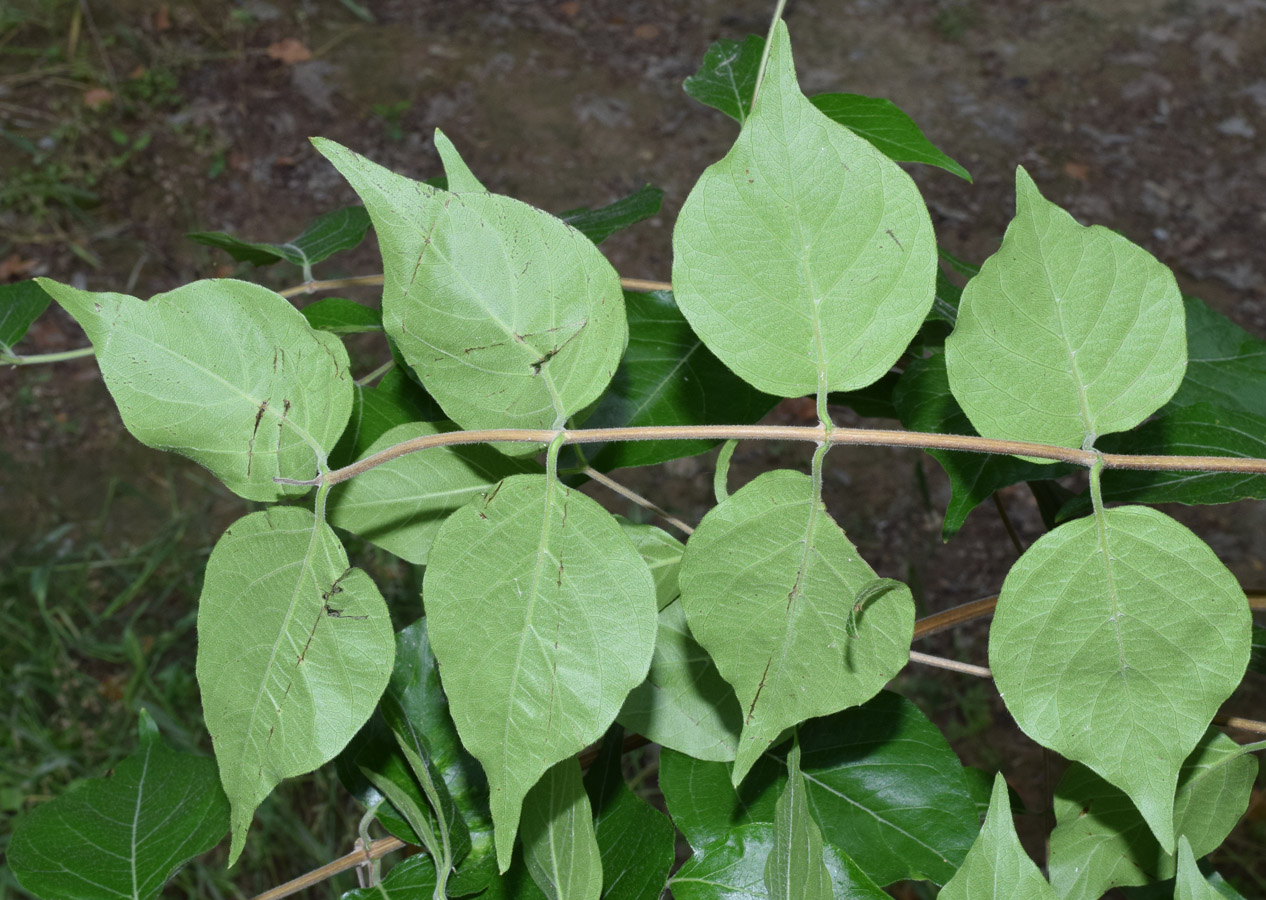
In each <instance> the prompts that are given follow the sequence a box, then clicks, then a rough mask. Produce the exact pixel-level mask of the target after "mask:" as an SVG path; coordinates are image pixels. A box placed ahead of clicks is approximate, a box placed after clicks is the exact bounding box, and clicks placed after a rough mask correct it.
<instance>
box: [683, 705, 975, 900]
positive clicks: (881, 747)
mask: <svg viewBox="0 0 1266 900" xmlns="http://www.w3.org/2000/svg"><path fill="white" fill-rule="evenodd" d="M799 735H800V747H801V752H802V754H803V756H802V764H803V772H804V777H805V782H806V785H807V788H806V789H807V792H808V798H809V804H810V807H811V808H812V809H813V811H814V814H815V815H816V817H817V821H818V824H819V826H820V827H821V829H822V834H823V837H825V838H826V840H827V842H828V843H829V844H831V845H833V846H834V847H836V848H837V849H839V850H842V851H844V852H846V853H848V854H850V855H851V856H852V858H853V859H854V860H855V861H856V862H857V864H858V865H860V866H862V867H863V869H864V870H865V872H866V875H867V876H868V877H869V878H870V879H873V880H874V881H875V882H876V883H877V884H881V885H884V884H891V883H892V882H894V881H899V880H901V879H915V880H925V879H926V880H931V881H935V882H937V883H938V884H943V883H945V882H946V881H947V880H949V878H950V877H951V876H952V875H953V874H954V871H955V870H956V869H957V868H958V865H959V864H960V863H961V862H962V861H963V858H964V857H965V856H966V854H967V850H968V848H969V847H971V844H972V841H973V840H974V839H975V837H976V834H977V832H979V830H980V819H979V817H978V816H977V812H976V806H975V802H974V801H973V799H972V795H971V792H970V790H969V789H968V786H967V783H966V780H965V778H964V775H963V771H964V770H963V767H962V765H961V764H960V763H959V761H958V757H957V756H955V755H954V751H953V750H951V749H950V747H949V745H948V744H947V743H946V741H945V738H944V737H943V736H942V735H941V733H940V731H939V730H938V729H937V727H936V726H935V725H933V724H932V723H931V722H930V721H928V719H927V717H926V716H924V715H923V713H921V712H920V711H919V710H918V708H917V707H916V706H915V705H914V704H913V703H911V702H910V701H908V700H906V699H904V698H903V697H901V696H899V695H897V694H893V693H891V692H888V691H883V692H881V693H880V694H879V695H878V696H877V697H875V698H874V699H873V700H871V701H870V702H868V703H866V704H865V705H863V706H860V707H858V708H857V709H850V710H846V711H844V712H842V713H837V714H836V715H834V716H829V717H827V718H824V719H816V720H813V721H810V722H807V723H805V724H804V725H802V726H801V727H800V729H799ZM784 780H785V771H784V769H783V767H782V766H781V765H780V764H779V758H778V756H777V754H773V753H771V754H767V755H766V756H765V757H764V758H762V759H761V761H760V762H758V763H757V764H756V765H755V766H754V767H753V768H752V772H751V774H750V775H749V776H748V777H747V779H746V780H745V781H744V782H743V784H742V786H741V787H740V788H738V789H737V790H736V789H735V788H734V787H733V785H732V784H731V782H730V778H729V772H728V771H727V767H726V766H725V765H723V764H721V763H713V762H703V761H701V760H697V759H691V758H690V757H688V756H683V755H682V754H679V753H674V752H673V751H671V750H666V751H664V753H663V755H662V757H661V760H660V788H661V790H663V792H664V799H665V800H666V802H667V804H668V811H669V813H670V814H671V815H672V817H673V822H674V823H675V824H676V825H677V827H678V828H679V829H680V830H681V831H682V832H683V833H684V834H685V835H686V838H687V839H688V840H689V841H690V844H691V846H692V847H695V848H700V847H703V846H706V845H707V844H709V843H712V842H714V841H716V840H718V839H723V838H724V836H725V834H726V833H727V832H728V831H729V830H731V829H733V828H736V827H739V826H741V825H744V824H750V823H770V824H772V823H773V821H774V803H775V799H776V798H777V796H778V793H779V791H780V790H781V788H782V785H783V784H784V783H785V781H784ZM829 862H830V861H829V860H828V864H829ZM836 895H837V897H838V896H841V895H840V893H839V891H838V890H837V892H836Z"/></svg>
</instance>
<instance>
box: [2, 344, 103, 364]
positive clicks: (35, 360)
mask: <svg viewBox="0 0 1266 900" xmlns="http://www.w3.org/2000/svg"><path fill="white" fill-rule="evenodd" d="M94 352H95V351H94V350H93V348H92V347H76V348H75V349H74V350H62V351H59V352H57V353H32V354H31V355H30V356H19V355H17V354H16V353H14V354H9V353H3V354H0V365H3V366H36V365H39V364H41V363H56V362H66V361H67V360H71V359H83V358H84V357H85V356H92V354H93V353H94Z"/></svg>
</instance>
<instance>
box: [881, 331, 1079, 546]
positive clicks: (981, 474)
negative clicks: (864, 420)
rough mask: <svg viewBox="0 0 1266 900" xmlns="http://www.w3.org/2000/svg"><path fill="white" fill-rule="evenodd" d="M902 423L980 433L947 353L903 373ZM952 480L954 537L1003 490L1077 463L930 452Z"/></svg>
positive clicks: (947, 533) (946, 535)
mask: <svg viewBox="0 0 1266 900" xmlns="http://www.w3.org/2000/svg"><path fill="white" fill-rule="evenodd" d="M892 401H893V404H894V405H895V406H896V407H897V412H898V414H899V415H900V417H901V424H902V425H904V426H905V427H906V428H908V429H910V430H911V431H928V432H936V433H938V434H975V433H976V430H975V429H974V428H972V426H971V422H970V421H968V419H967V415H966V413H964V412H963V409H962V407H960V406H959V405H958V401H957V400H955V399H954V395H953V393H951V392H950V383H949V376H948V375H947V374H946V371H945V354H943V353H933V354H932V355H931V356H928V357H926V358H923V359H916V360H914V361H912V362H911V363H910V365H908V366H907V367H906V370H905V371H904V372H903V373H901V378H900V379H898V381H897V387H896V389H895V390H894V391H893V394H892ZM927 453H928V455H929V456H931V457H932V458H933V459H935V460H936V461H937V462H938V463H940V464H941V468H942V469H944V470H945V474H946V475H948V476H949V480H950V502H949V506H948V507H947V508H946V510H945V521H944V523H943V525H942V526H941V538H942V539H943V540H947V541H948V540H949V539H950V538H952V537H953V536H954V535H955V534H957V533H958V530H959V529H960V528H962V527H963V523H964V522H965V521H966V520H967V516H968V514H969V513H971V511H972V510H973V509H975V508H976V507H977V506H979V505H980V504H981V503H983V502H984V501H985V500H987V499H989V495H990V494H992V493H993V492H994V491H996V490H998V489H999V488H1003V487H1006V486H1007V485H1011V484H1016V483H1018V482H1021V481H1035V480H1038V479H1042V478H1051V477H1053V476H1057V475H1061V474H1064V473H1066V472H1071V471H1072V467H1071V466H1065V465H1062V464H1060V465H1057V466H1056V467H1055V468H1054V469H1053V468H1052V467H1050V466H1048V465H1042V464H1040V463H1036V462H1026V461H1025V460H1023V459H1019V458H1018V457H1014V456H995V455H992V454H988V453H963V452H955V451H953V450H929V451H927Z"/></svg>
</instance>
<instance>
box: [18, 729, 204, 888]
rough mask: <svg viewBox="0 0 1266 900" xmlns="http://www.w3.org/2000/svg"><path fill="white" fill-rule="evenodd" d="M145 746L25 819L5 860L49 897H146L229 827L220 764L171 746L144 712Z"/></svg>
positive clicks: (24, 883) (28, 885)
mask: <svg viewBox="0 0 1266 900" xmlns="http://www.w3.org/2000/svg"><path fill="white" fill-rule="evenodd" d="M140 732H141V746H140V748H139V749H138V750H137V752H136V753H134V754H132V755H131V756H129V757H128V758H127V759H125V760H123V761H122V762H121V763H119V764H118V765H117V766H115V767H114V769H113V771H112V773H111V774H109V775H108V776H107V777H105V778H98V779H92V780H90V781H84V782H80V783H79V784H78V785H76V786H75V787H74V788H73V789H72V790H69V791H67V792H66V793H65V794H62V795H61V796H60V797H57V798H56V799H54V800H50V801H48V802H47V803H43V804H41V805H40V806H37V807H35V809H33V810H31V812H29V813H27V814H26V815H25V816H23V817H22V818H21V819H20V820H18V823H17V827H16V828H14V831H13V836H12V838H11V839H10V841H9V848H8V852H7V862H8V865H9V868H10V869H11V870H12V872H13V874H14V876H16V878H17V880H18V883H19V884H21V885H22V888H23V889H24V890H26V891H29V892H30V893H32V894H34V895H36V896H38V897H43V898H46V900H114V898H128V900H148V898H150V897H155V896H157V895H158V893H159V891H161V890H162V887H163V885H164V884H165V883H166V882H167V880H168V879H169V878H171V876H172V875H174V874H175V873H176V871H177V870H178V869H180V867H181V866H183V865H184V864H185V863H186V862H187V861H188V860H190V859H192V858H193V857H195V856H197V855H199V854H200V853H204V852H206V851H207V850H210V849H211V848H212V847H214V846H215V845H216V844H218V843H219V842H220V839H221V838H222V837H224V834H225V832H227V831H228V829H229V801H228V799H227V798H226V797H225V796H224V791H222V790H221V789H220V779H219V775H218V774H217V771H216V765H215V761H214V760H211V759H206V758H203V757H199V756H192V755H190V754H188V753H177V752H176V751H175V750H172V749H170V748H168V747H167V746H166V745H165V744H164V743H163V741H162V738H160V737H159V735H158V730H157V728H155V727H154V722H153V720H152V719H150V717H149V714H148V713H146V712H144V711H142V712H141V725H140Z"/></svg>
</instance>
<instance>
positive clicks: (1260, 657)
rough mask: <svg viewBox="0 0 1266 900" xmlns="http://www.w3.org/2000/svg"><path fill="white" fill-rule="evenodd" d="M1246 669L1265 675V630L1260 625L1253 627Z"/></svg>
mask: <svg viewBox="0 0 1266 900" xmlns="http://www.w3.org/2000/svg"><path fill="white" fill-rule="evenodd" d="M1248 667H1249V668H1250V669H1252V670H1253V671H1254V672H1260V673H1262V674H1263V675H1266V628H1263V627H1262V626H1261V625H1254V626H1253V650H1252V655H1251V656H1250V657H1249V661H1248Z"/></svg>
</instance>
